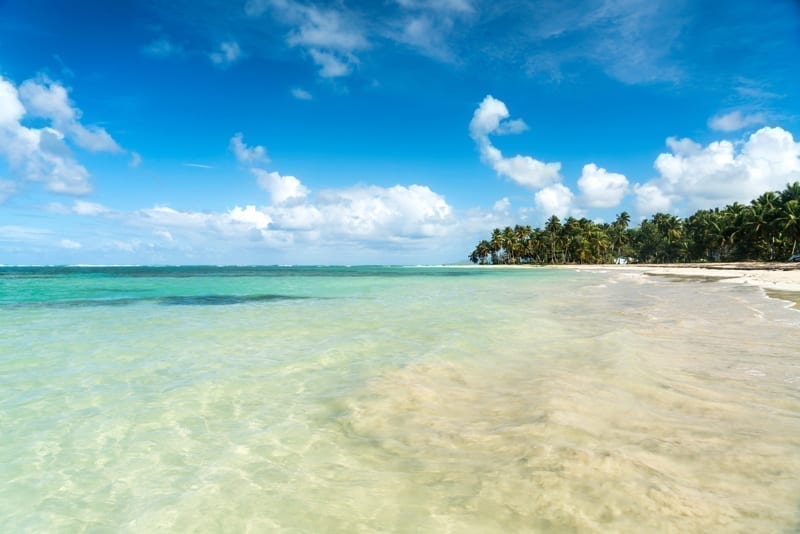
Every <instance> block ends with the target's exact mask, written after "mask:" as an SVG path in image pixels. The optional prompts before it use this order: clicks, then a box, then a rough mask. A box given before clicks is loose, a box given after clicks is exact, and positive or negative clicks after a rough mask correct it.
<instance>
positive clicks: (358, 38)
mask: <svg viewBox="0 0 800 534" xmlns="http://www.w3.org/2000/svg"><path fill="white" fill-rule="evenodd" d="M266 11H271V12H272V14H273V15H274V17H275V18H276V19H277V20H279V21H281V22H283V23H284V24H287V25H288V26H289V27H290V28H291V29H290V31H289V33H288V35H287V37H286V43H287V44H288V45H289V46H293V47H298V48H301V49H303V50H305V51H306V52H307V53H308V55H309V56H310V57H311V59H312V60H313V61H314V63H315V64H316V65H317V66H318V67H319V74H320V76H322V77H324V78H337V77H341V76H347V75H348V74H350V73H351V72H352V70H353V66H354V65H357V64H358V58H357V57H356V56H355V52H357V51H360V50H363V49H365V48H367V47H368V46H369V41H368V40H367V37H366V35H365V33H364V31H363V29H362V28H363V27H364V25H363V24H362V23H360V21H359V20H358V19H357V17H355V16H354V15H353V14H352V13H351V12H349V11H347V10H346V9H345V8H344V7H341V8H339V9H336V8H326V7H321V6H316V5H307V4H303V3H300V2H297V1H295V0H249V1H248V2H247V3H246V4H245V14H247V15H248V16H250V17H259V16H261V15H263V14H264V13H265V12H266Z"/></svg>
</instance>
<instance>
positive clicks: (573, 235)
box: [469, 182, 800, 264]
mask: <svg viewBox="0 0 800 534" xmlns="http://www.w3.org/2000/svg"><path fill="white" fill-rule="evenodd" d="M630 223H631V216H630V214H628V213H627V212H625V211H623V212H622V213H620V214H619V215H617V217H616V219H615V220H614V221H613V222H611V223H596V222H593V221H590V220H589V219H586V218H580V219H576V218H575V217H568V218H566V219H564V220H563V221H562V220H561V219H559V218H558V217H556V216H555V215H553V216H551V217H550V218H549V219H548V220H547V222H546V223H545V225H544V228H532V227H530V226H523V225H516V226H514V227H513V228H512V227H510V226H507V227H505V228H502V229H501V228H496V229H494V230H493V231H492V233H491V236H490V237H489V239H485V240H482V241H481V242H480V243H478V244H477V245H476V246H475V249H474V250H473V251H472V253H471V254H470V255H469V259H470V261H472V262H473V263H480V264H489V263H491V264H519V263H534V264H565V263H611V262H614V261H620V260H618V258H624V260H622V261H626V262H639V263H683V262H710V261H713V262H718V261H746V260H755V261H785V260H786V259H787V258H788V257H789V256H791V255H793V254H795V253H796V252H798V251H800V243H799V242H800V182H794V183H791V184H787V185H786V189H784V190H783V191H769V192H766V193H764V194H762V195H761V196H759V197H758V198H756V199H753V200H752V201H751V202H750V203H749V204H740V203H738V202H734V203H733V204H729V205H727V206H725V207H724V208H722V209H720V208H714V209H708V210H698V211H697V212H695V213H694V214H693V215H691V216H689V217H688V218H685V219H682V218H680V217H677V216H675V215H671V214H668V213H656V214H655V215H653V216H652V217H650V218H645V219H644V220H642V221H641V223H640V224H639V226H635V227H633V226H631V224H630Z"/></svg>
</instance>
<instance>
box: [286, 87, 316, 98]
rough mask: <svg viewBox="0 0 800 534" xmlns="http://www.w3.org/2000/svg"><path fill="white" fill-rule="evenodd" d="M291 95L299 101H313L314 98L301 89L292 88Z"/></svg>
mask: <svg viewBox="0 0 800 534" xmlns="http://www.w3.org/2000/svg"><path fill="white" fill-rule="evenodd" d="M291 93H292V96H293V97H295V98H296V99H298V100H311V99H313V98H314V96H313V95H312V94H311V93H309V92H308V91H306V90H305V89H301V88H299V87H294V88H292V91H291Z"/></svg>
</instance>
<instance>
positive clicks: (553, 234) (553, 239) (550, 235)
mask: <svg viewBox="0 0 800 534" xmlns="http://www.w3.org/2000/svg"><path fill="white" fill-rule="evenodd" d="M544 231H545V233H546V234H547V241H548V243H549V244H550V263H556V245H557V244H558V238H559V234H560V233H561V219H559V218H558V217H557V216H555V215H553V216H551V217H550V218H549V219H547V223H545V225H544Z"/></svg>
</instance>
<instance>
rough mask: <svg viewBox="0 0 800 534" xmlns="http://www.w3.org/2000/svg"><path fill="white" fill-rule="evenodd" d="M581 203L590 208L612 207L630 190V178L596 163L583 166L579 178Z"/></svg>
mask: <svg viewBox="0 0 800 534" xmlns="http://www.w3.org/2000/svg"><path fill="white" fill-rule="evenodd" d="M578 189H580V191H581V194H582V198H581V204H582V205H583V206H586V207H589V208H612V207H614V206H617V205H618V204H619V203H620V202H622V198H623V197H624V196H625V193H627V191H628V179H627V178H626V177H625V176H624V175H622V174H618V173H615V172H608V171H607V170H605V169H603V168H600V167H598V166H597V165H595V164H594V163H589V164H587V165H584V166H583V171H582V173H581V177H580V178H579V179H578Z"/></svg>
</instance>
